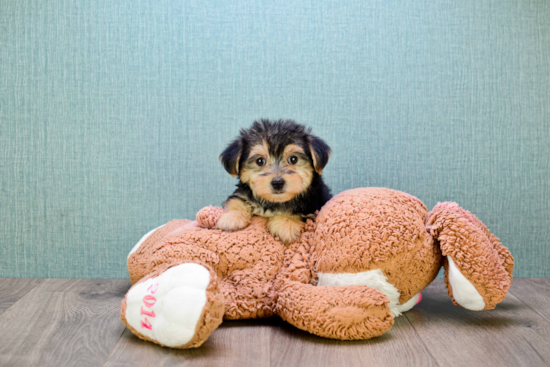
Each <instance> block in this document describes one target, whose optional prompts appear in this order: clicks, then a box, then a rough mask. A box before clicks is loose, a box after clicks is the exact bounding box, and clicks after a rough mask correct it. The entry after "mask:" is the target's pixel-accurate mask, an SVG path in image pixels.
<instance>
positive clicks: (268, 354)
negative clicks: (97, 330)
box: [105, 317, 437, 367]
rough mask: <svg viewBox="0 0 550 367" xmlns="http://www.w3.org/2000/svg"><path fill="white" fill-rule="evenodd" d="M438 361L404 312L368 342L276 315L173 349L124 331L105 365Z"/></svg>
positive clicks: (232, 324) (227, 326) (228, 326)
mask: <svg viewBox="0 0 550 367" xmlns="http://www.w3.org/2000/svg"><path fill="white" fill-rule="evenodd" d="M403 364H404V365H410V366H437V363H436V362H435V360H434V359H433V358H432V357H431V356H430V354H429V352H428V350H427V348H426V347H425V346H424V345H423V344H422V341H420V339H419V338H418V336H417V335H416V334H415V331H414V329H413V327H412V326H411V324H410V322H409V321H408V320H407V319H406V318H405V317H400V318H398V319H396V323H395V325H394V327H393V328H392V330H391V331H390V332H389V333H386V334H384V335H383V336H381V337H379V338H375V339H372V340H367V341H360V342H357V341H354V342H350V341H338V340H330V339H324V338H320V337H317V336H314V335H311V334H309V333H307V332H304V331H302V330H299V329H296V328H294V327H293V326H291V325H289V324H287V323H285V322H284V321H282V320H280V319H278V318H272V319H266V320H243V321H225V322H224V323H223V324H222V325H221V326H220V327H219V328H218V329H217V330H216V331H214V332H213V333H212V335H211V336H210V338H209V339H208V341H207V342H206V343H205V344H204V345H203V346H201V347H200V348H198V349H191V350H175V349H169V348H161V347H159V346H156V345H154V344H152V343H149V342H145V341H142V340H140V339H139V338H137V337H136V336H134V335H133V334H132V333H131V332H130V331H126V332H125V333H124V334H123V336H122V337H121V339H120V340H119V342H118V343H117V345H116V347H115V349H114V350H113V353H111V355H110V356H109V359H108V361H107V363H106V364H105V366H106V367H121V366H150V365H155V366H176V365H178V366H179V365H181V366H238V367H244V366H297V365H299V366H315V367H319V366H361V367H365V366H371V365H372V366H396V365H403Z"/></svg>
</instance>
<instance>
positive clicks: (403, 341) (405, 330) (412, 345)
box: [271, 315, 438, 367]
mask: <svg viewBox="0 0 550 367" xmlns="http://www.w3.org/2000/svg"><path fill="white" fill-rule="evenodd" d="M273 334H274V335H273V337H272V343H271V365H272V366H281V367H286V366H315V367H322V366H339V367H340V366H358V367H367V366H382V367H383V366H392V367H393V366H437V365H438V364H437V363H436V361H435V360H434V358H433V357H432V356H431V355H430V352H429V351H428V349H427V348H426V346H425V345H424V344H423V343H422V341H421V340H420V339H419V338H418V335H416V332H415V331H414V328H413V327H412V325H411V324H410V322H409V320H407V318H406V317H405V316H403V315H402V316H400V317H398V318H396V319H395V324H394V325H393V327H392V328H391V330H390V331H389V332H387V333H385V334H383V335H381V336H379V337H377V338H373V339H369V340H363V341H342V340H332V339H325V338H320V337H317V336H314V335H311V334H309V333H307V332H305V331H302V330H299V329H296V328H294V327H293V326H291V325H288V324H283V325H281V327H279V328H277V329H275V330H274V332H273Z"/></svg>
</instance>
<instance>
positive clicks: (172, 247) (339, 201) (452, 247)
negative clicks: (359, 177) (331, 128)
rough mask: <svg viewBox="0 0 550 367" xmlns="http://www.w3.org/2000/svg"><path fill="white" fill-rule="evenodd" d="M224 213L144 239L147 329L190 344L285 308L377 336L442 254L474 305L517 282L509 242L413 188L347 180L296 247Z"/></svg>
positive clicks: (136, 297) (133, 270) (314, 328)
mask: <svg viewBox="0 0 550 367" xmlns="http://www.w3.org/2000/svg"><path fill="white" fill-rule="evenodd" d="M221 214H223V209H221V208H215V207H207V208H204V209H202V210H201V211H200V212H199V213H198V214H197V218H196V221H189V220H175V221H172V222H169V223H167V224H166V225H164V226H162V227H159V228H157V229H155V230H153V231H151V232H150V233H148V234H147V235H145V236H144V238H143V239H142V240H141V241H140V242H139V243H138V244H137V245H136V246H135V247H134V249H133V250H132V252H131V253H130V255H129V257H128V271H129V273H130V280H131V281H132V283H134V286H133V287H132V288H131V289H130V290H129V291H128V294H127V295H126V297H125V299H124V301H123V303H122V309H121V316H122V320H123V321H124V322H125V324H126V325H127V326H128V328H129V329H130V330H132V332H134V333H135V334H136V335H138V336H139V337H141V338H143V339H146V340H150V341H153V342H155V343H158V344H161V345H164V346H169V347H175V348H191V347H197V346H200V345H201V344H202V343H203V342H204V341H206V339H207V338H208V336H209V335H210V333H211V332H212V331H214V330H215V329H216V327H218V325H219V324H220V323H221V322H222V319H224V318H225V319H247V318H260V317H269V316H275V315H278V316H280V317H281V318H282V319H284V320H286V321H288V322H289V323H291V324H292V325H294V326H296V327H298V328H300V329H303V330H306V331H309V332H311V333H313V334H315V335H319V336H323V337H327V338H334V339H342V340H357V339H368V338H371V337H375V336H378V335H381V334H382V333H384V332H386V331H387V330H389V329H390V328H391V326H392V325H393V320H394V317H397V316H399V315H400V314H401V313H402V312H405V311H407V310H409V309H410V308H412V307H413V306H414V305H415V304H416V303H417V302H418V300H419V296H420V291H421V290H422V289H424V288H425V287H426V286H427V285H428V284H430V282H431V281H432V280H433V279H434V278H435V277H436V276H437V273H438V272H439V269H440V268H441V266H442V265H444V266H445V280H446V282H447V285H448V292H449V295H450V296H451V297H452V298H453V301H454V302H455V303H456V304H459V305H461V306H463V307H465V308H468V309H472V310H484V309H491V308H494V307H495V305H496V304H497V303H498V302H500V301H502V300H503V299H504V297H505V295H506V292H507V291H508V288H509V287H510V284H511V281H512V268H513V258H512V256H511V255H510V253H509V252H508V250H507V249H506V248H505V247H504V246H502V245H501V244H500V243H499V240H498V239H497V238H496V237H495V236H493V235H492V234H491V233H490V232H489V231H488V230H487V228H486V227H485V226H484V225H483V224H482V223H481V222H480V221H479V220H478V219H477V218H476V217H475V216H474V215H472V214H471V213H469V212H467V211H465V210H463V209H461V208H460V207H459V206H458V205H457V204H455V203H440V204H438V205H437V206H436V207H435V208H434V209H433V210H432V211H431V212H430V213H429V214H428V212H427V210H426V207H425V206H424V204H422V202H420V200H418V199H417V198H415V197H413V196H411V195H408V194H405V193H403V192H399V191H395V190H390V189H384V188H362V189H354V190H348V191H345V192H342V193H340V194H339V195H337V196H335V197H334V198H333V199H331V200H330V201H329V202H328V203H327V204H326V205H325V206H324V207H323V208H322V209H321V211H320V212H319V213H318V216H317V218H316V219H315V221H312V220H309V221H308V223H307V224H306V228H305V230H304V232H303V233H302V236H301V237H300V239H299V240H298V241H297V242H295V243H292V244H290V245H287V246H285V245H284V244H283V243H282V242H280V241H279V240H278V239H277V238H274V237H273V236H271V234H270V233H269V231H268V230H267V227H266V219H265V218H261V217H254V218H253V219H252V222H251V224H250V225H249V226H248V227H246V228H244V229H243V230H240V231H237V232H222V231H220V230H217V229H213V228H214V226H215V224H216V221H217V219H218V218H219V217H220V216H221Z"/></svg>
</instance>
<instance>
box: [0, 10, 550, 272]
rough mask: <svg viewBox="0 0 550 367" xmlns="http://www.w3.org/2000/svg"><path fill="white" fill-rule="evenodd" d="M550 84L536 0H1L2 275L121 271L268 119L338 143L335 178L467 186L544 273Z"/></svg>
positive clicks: (543, 20) (415, 186) (433, 197)
mask: <svg viewBox="0 0 550 367" xmlns="http://www.w3.org/2000/svg"><path fill="white" fill-rule="evenodd" d="M549 90H550V2H549V1H543V0H540V1H527V0H526V1H523V0H494V1H488V0H464V1H458V2H457V1H434V0H420V1H419V0H409V1H387V0H375V1H363V0H352V1H303V2H302V1H292V2H290V1H289V2H284V1H278V2H275V1H204V0H200V1H135V0H124V1H92V0H90V1H80V0H67V1H62V0H53V1H47V2H46V1H41V0H28V1H11V0H0V123H1V126H0V173H1V177H0V180H1V188H0V245H1V248H0V276H1V277H82V278H88V277H95V278H118V277H126V276H127V273H126V256H127V254H128V252H129V250H130V249H131V248H132V247H133V245H134V244H135V243H136V242H137V241H138V240H139V239H140V238H141V236H142V235H143V234H144V233H146V232H147V231H148V230H150V229H151V228H154V227H156V226H159V225H161V224H163V223H165V222H167V221H169V220H171V219H173V218H193V217H194V214H195V212H196V211H197V210H199V209H200V208H201V207H203V206H205V205H209V204H213V205H219V204H220V203H221V202H222V201H223V200H224V198H225V197H226V196H227V195H228V194H229V193H230V192H231V191H232V190H233V185H234V183H235V181H234V180H233V179H232V178H231V177H230V176H229V175H228V174H227V173H226V172H225V171H224V170H223V168H222V166H221V165H220V163H219V161H218V155H219V154H220V152H221V151H222V150H223V148H224V147H225V145H226V144H227V143H228V142H229V141H230V140H231V139H232V138H233V137H234V136H235V135H236V134H237V133H238V131H239V129H240V128H241V127H246V126H248V125H249V124H250V123H251V122H252V121H253V120H254V119H258V118H261V117H266V118H273V119H276V118H292V119H295V120H296V121H298V122H301V123H304V124H307V125H309V126H311V127H313V129H314V132H315V133H316V134H318V135H319V136H321V137H323V138H324V139H325V140H326V141H327V142H328V143H329V144H330V145H331V147H332V148H333V155H332V158H331V160H330V162H329V164H328V166H327V167H326V169H325V171H324V173H323V174H324V176H325V177H326V181H327V183H328V184H329V185H330V186H331V187H332V190H333V192H334V193H338V192H340V191H342V190H346V189H350V188H356V187H362V186H385V187H389V188H394V189H398V190H402V191H406V192H408V193H410V194H413V195H415V196H417V197H418V198H420V199H421V200H422V201H423V202H424V203H425V204H426V206H427V207H428V208H429V209H431V208H432V207H433V206H434V205H435V204H436V203H437V202H438V201H448V200H451V201H456V202H458V203H459V204H460V205H461V206H463V207H464V208H466V209H468V210H470V211H472V212H473V213H475V214H476V215H478V217H479V218H480V219H481V220H482V221H483V222H484V223H486V224H487V226H488V227H489V228H490V229H491V230H492V231H493V232H494V233H495V234H496V236H497V237H499V238H501V240H502V242H503V243H504V245H506V246H508V247H509V248H510V250H511V251H512V254H513V255H514V257H515V258H516V270H515V276H518V277H547V276H550V240H549V238H550V148H549V146H550V91H549Z"/></svg>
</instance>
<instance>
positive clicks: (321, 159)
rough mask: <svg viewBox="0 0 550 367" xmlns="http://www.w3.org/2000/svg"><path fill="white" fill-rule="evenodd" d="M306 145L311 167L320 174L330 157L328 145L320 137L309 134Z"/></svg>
mask: <svg viewBox="0 0 550 367" xmlns="http://www.w3.org/2000/svg"><path fill="white" fill-rule="evenodd" d="M308 145H309V150H310V152H311V157H312V158H313V168H315V171H317V173H318V174H321V172H322V171H323V168H325V166H326V165H327V163H328V160H329V158H330V147H329V146H328V145H327V143H325V142H324V141H323V140H322V139H319V138H318V137H316V136H313V135H310V136H309V139H308Z"/></svg>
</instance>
